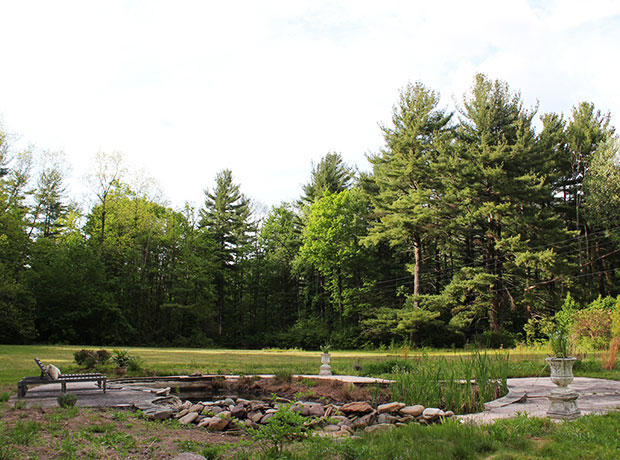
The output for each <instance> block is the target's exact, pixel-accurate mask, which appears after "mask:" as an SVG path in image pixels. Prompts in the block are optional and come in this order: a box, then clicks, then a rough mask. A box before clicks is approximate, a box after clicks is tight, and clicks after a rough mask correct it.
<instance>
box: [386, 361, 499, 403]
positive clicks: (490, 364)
mask: <svg viewBox="0 0 620 460" xmlns="http://www.w3.org/2000/svg"><path fill="white" fill-rule="evenodd" d="M508 360H509V357H508V355H507V354H505V353H502V354H499V353H498V354H495V355H489V354H487V353H480V352H474V353H472V354H471V355H470V356H469V357H465V356H457V357H455V358H452V359H446V358H444V357H442V358H439V359H437V358H435V359H429V358H427V357H421V358H416V359H414V360H409V361H408V362H409V366H407V367H408V369H396V372H395V373H394V374H393V378H394V383H393V384H392V386H391V391H392V397H393V399H395V400H398V401H402V402H404V403H406V404H422V405H424V406H427V407H439V408H442V409H445V410H452V411H454V412H456V413H460V414H462V413H471V412H478V411H480V410H482V409H483V408H484V406H483V404H484V403H485V402H487V401H491V400H493V399H496V398H497V397H499V396H502V395H503V394H505V393H506V392H507V385H506V380H507V377H508V371H509V368H510V367H509V364H508Z"/></svg>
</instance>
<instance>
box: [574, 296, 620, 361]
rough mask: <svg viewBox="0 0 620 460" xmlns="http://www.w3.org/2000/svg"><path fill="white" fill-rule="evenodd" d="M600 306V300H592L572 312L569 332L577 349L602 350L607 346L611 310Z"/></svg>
mask: <svg viewBox="0 0 620 460" xmlns="http://www.w3.org/2000/svg"><path fill="white" fill-rule="evenodd" d="M614 303H615V302H614ZM601 307H602V305H601V303H600V302H597V301H594V302H592V304H590V306H589V307H588V308H585V309H583V310H579V311H577V312H575V313H574V314H573V320H572V323H571V326H570V333H571V337H572V339H573V342H574V343H575V346H576V348H577V350H578V351H582V352H587V351H592V350H604V349H605V348H607V347H608V346H609V339H610V338H611V316H612V315H611V313H612V310H611V309H608V308H601Z"/></svg>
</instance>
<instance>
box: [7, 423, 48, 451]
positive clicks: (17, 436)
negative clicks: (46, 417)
mask: <svg viewBox="0 0 620 460" xmlns="http://www.w3.org/2000/svg"><path fill="white" fill-rule="evenodd" d="M42 429H43V426H42V425H41V423H39V422H30V421H26V422H22V421H21V420H20V421H18V422H17V423H16V424H15V427H14V428H13V432H12V434H11V441H13V442H14V443H16V444H20V445H22V446H27V445H29V444H30V442H31V441H32V440H33V439H34V438H35V437H36V436H37V433H39V431H41V430H42Z"/></svg>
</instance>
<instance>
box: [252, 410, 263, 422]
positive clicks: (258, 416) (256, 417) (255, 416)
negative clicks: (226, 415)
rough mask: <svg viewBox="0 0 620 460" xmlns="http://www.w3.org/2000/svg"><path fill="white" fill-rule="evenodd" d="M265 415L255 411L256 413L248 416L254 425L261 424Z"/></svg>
mask: <svg viewBox="0 0 620 460" xmlns="http://www.w3.org/2000/svg"><path fill="white" fill-rule="evenodd" d="M263 415H264V414H263V413H262V412H261V411H259V410H257V411H255V412H250V413H249V414H248V419H249V420H252V421H253V422H254V423H258V422H260V419H261V418H263Z"/></svg>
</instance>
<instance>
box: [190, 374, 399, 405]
mask: <svg viewBox="0 0 620 460" xmlns="http://www.w3.org/2000/svg"><path fill="white" fill-rule="evenodd" d="M205 395H207V396H212V395H215V397H217V396H220V397H225V396H235V397H242V398H246V399H271V398H272V397H273V396H274V395H277V397H279V398H283V399H287V400H290V401H293V400H302V401H315V402H322V403H324V404H327V403H335V404H342V403H347V402H351V401H368V402H370V403H372V404H381V403H384V402H388V401H389V399H390V398H389V396H390V393H389V389H388V388H387V387H385V386H381V385H373V386H367V385H364V386H361V385H355V384H353V383H345V382H341V381H338V380H323V379H311V378H291V380H290V381H285V380H282V379H277V378H255V377H242V378H240V379H238V380H218V381H213V382H211V383H210V387H209V388H207V389H206V390H205ZM179 397H180V398H182V399H184V396H183V393H180V394H179ZM187 399H194V400H198V399H200V398H197V397H195V395H194V396H192V397H191V398H187ZM203 399H206V398H203Z"/></svg>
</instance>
